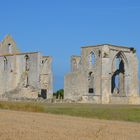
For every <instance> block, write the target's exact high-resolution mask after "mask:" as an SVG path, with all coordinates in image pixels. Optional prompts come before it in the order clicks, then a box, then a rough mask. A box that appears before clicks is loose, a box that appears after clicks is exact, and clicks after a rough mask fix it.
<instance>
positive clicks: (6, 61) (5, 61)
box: [3, 56, 8, 71]
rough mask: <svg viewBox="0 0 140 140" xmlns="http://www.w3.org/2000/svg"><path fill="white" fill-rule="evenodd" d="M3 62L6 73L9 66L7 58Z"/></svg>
mask: <svg viewBox="0 0 140 140" xmlns="http://www.w3.org/2000/svg"><path fill="white" fill-rule="evenodd" d="M3 62H4V71H5V70H6V69H7V66H8V60H7V58H6V57H5V56H4V58H3Z"/></svg>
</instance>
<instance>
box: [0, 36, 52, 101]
mask: <svg viewBox="0 0 140 140" xmlns="http://www.w3.org/2000/svg"><path fill="white" fill-rule="evenodd" d="M51 64H52V57H50V56H42V55H41V54H40V53H39V52H27V53H21V52H20V51H19V49H18V48H17V47H16V43H15V41H14V40H13V39H12V38H11V36H10V35H7V36H6V37H5V38H4V40H3V41H2V42H1V43H0V98H1V99H21V98H27V99H32V98H33V99H36V98H38V97H42V98H44V99H46V98H47V99H48V98H52V96H53V73H52V68H51Z"/></svg>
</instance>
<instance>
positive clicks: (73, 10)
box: [0, 0, 140, 90]
mask: <svg viewBox="0 0 140 140" xmlns="http://www.w3.org/2000/svg"><path fill="white" fill-rule="evenodd" d="M6 34H11V36H13V38H14V39H15V41H16V42H17V46H18V47H19V48H20V50H21V51H24V52H29V51H40V52H41V53H42V54H43V55H51V56H53V72H54V89H55V90H57V89H60V88H63V82H64V80H63V78H64V75H65V74H66V73H68V72H69V71H70V56H71V55H72V54H77V55H80V51H81V49H80V47H81V46H86V45H95V44H102V43H110V44H115V45H123V46H128V47H135V48H136V49H137V54H138V56H139V59H140V1H139V0H6V1H5V0H0V40H2V39H3V37H4V36H5V35H6Z"/></svg>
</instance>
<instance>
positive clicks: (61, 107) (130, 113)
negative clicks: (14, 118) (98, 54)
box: [0, 102, 140, 122]
mask: <svg viewBox="0 0 140 140" xmlns="http://www.w3.org/2000/svg"><path fill="white" fill-rule="evenodd" d="M0 109H9V110H20V111H30V112H43V113H52V114H61V115H70V116H78V117H86V118H97V119H106V120H121V121H132V122H140V105H96V104H74V103H73V104H64V103H63V104H46V103H37V102H0Z"/></svg>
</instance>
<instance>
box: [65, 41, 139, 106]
mask: <svg viewBox="0 0 140 140" xmlns="http://www.w3.org/2000/svg"><path fill="white" fill-rule="evenodd" d="M64 91H65V93H64V96H65V99H71V100H74V101H76V102H85V103H88V102H90V103H98V104H100V103H102V104H109V103H112V104H140V97H139V80H138V58H137V55H136V50H135V49H134V48H128V47H122V46H115V45H110V44H102V45H97V46H87V47H82V54H81V56H72V57H71V72H70V73H69V74H67V75H66V76H65V81H64Z"/></svg>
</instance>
